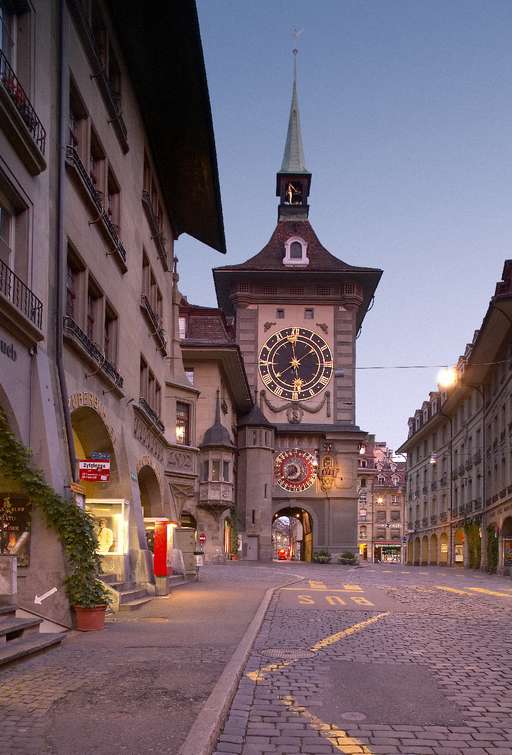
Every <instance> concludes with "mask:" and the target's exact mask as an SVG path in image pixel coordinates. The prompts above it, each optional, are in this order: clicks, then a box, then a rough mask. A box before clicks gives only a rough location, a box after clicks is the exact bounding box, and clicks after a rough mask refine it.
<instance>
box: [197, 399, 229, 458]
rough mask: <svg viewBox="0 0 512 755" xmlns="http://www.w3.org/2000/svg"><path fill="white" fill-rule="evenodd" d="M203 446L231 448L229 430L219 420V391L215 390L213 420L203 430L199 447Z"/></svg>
mask: <svg viewBox="0 0 512 755" xmlns="http://www.w3.org/2000/svg"><path fill="white" fill-rule="evenodd" d="M205 446H216V447H219V446H223V447H225V448H233V442H232V440H231V438H230V436H229V432H228V430H227V429H226V428H225V427H224V425H223V424H222V422H221V421H220V392H219V391H217V401H216V404H215V422H214V423H213V425H212V426H211V427H209V428H208V430H207V431H206V432H205V434H204V438H203V442H202V443H201V445H200V448H205Z"/></svg>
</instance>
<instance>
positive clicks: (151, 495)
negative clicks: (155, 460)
mask: <svg viewBox="0 0 512 755" xmlns="http://www.w3.org/2000/svg"><path fill="white" fill-rule="evenodd" d="M137 479H138V482H139V491H140V502H141V505H142V509H143V511H144V516H145V517H155V516H163V504H162V493H161V490H160V485H159V484H158V478H157V476H156V473H155V470H154V469H153V468H152V467H150V466H149V464H146V465H145V466H143V467H142V468H141V469H140V470H139V473H138V475H137Z"/></svg>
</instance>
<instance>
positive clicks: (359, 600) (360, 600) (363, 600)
mask: <svg viewBox="0 0 512 755" xmlns="http://www.w3.org/2000/svg"><path fill="white" fill-rule="evenodd" d="M350 600H352V601H353V602H354V603H357V605H358V606H374V605H375V603H372V602H371V600H368V599H367V598H363V597H362V596H360V595H352V596H351V597H350Z"/></svg>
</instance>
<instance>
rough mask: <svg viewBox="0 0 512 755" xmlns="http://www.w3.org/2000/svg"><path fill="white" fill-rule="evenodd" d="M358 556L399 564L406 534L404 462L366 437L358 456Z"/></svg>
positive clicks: (369, 437) (382, 445)
mask: <svg viewBox="0 0 512 755" xmlns="http://www.w3.org/2000/svg"><path fill="white" fill-rule="evenodd" d="M358 478H359V499H358V503H359V510H358V528H359V556H360V558H361V559H364V560H368V561H371V562H377V563H380V562H388V563H402V562H403V561H404V550H405V544H404V533H405V462H404V461H399V460H397V459H395V458H394V456H393V451H392V450H391V449H390V448H388V446H387V443H385V442H383V441H376V440H375V436H374V435H369V436H368V439H367V441H366V443H365V444H364V446H363V447H362V448H361V452H360V456H359V474H358Z"/></svg>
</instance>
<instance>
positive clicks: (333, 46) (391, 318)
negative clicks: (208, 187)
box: [176, 0, 512, 448]
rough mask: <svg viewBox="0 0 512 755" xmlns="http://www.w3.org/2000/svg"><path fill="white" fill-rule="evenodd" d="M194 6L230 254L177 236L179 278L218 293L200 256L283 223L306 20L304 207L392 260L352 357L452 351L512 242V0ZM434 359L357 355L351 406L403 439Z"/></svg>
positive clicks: (442, 359)
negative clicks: (279, 175)
mask: <svg viewBox="0 0 512 755" xmlns="http://www.w3.org/2000/svg"><path fill="white" fill-rule="evenodd" d="M198 9H199V18H200V23H201V33H202V39H203V46H204V51H205V58H206V67H207V74H208V83H209V89H210V98H211V103H212V109H213V120H214V128H215V136H216V144H217V156H218V162H219V172H220V181H221V192H222V200H223V209H224V222H225V227H226V236H227V244H228V254H227V255H225V256H223V255H221V254H218V253H217V252H214V251H212V250H211V249H209V248H208V247H206V246H203V245H201V244H199V243H196V242H195V241H193V240H192V239H190V238H189V237H182V238H181V239H180V240H179V241H178V243H177V244H176V254H177V256H178V258H179V260H180V262H179V271H180V288H181V290H182V292H183V293H184V294H185V295H186V296H187V297H188V298H189V300H190V301H191V302H193V303H196V304H201V305H206V306H215V305H216V300H215V292H214V287H213V279H212V276H211V273H210V272H209V269H210V268H211V267H213V266H218V265H225V264H228V263H237V262H241V261H243V260H245V259H247V258H248V257H250V256H252V255H253V254H255V253H256V252H258V251H259V250H260V249H261V248H262V247H263V246H264V245H265V243H266V242H267V240H268V238H269V237H270V234H271V233H272V231H273V229H274V227H275V223H276V219H277V197H275V196H274V191H275V173H276V171H277V170H278V169H279V167H280V164H281V158H282V154H283V148H284V141H285V136H286V126H287V121H288V112H289V107H290V98H291V85H292V55H291V49H292V47H293V40H292V37H291V29H292V28H293V27H298V28H299V29H304V32H303V34H302V35H301V37H300V40H299V48H300V54H299V101H300V108H301V118H302V130H303V139H304V149H305V156H306V164H307V167H308V169H309V170H310V171H311V172H312V174H313V180H312V187H311V195H310V206H311V209H310V220H311V222H312V225H313V227H314V228H315V230H316V232H317V234H318V236H319V238H320V240H321V242H322V243H323V244H324V246H326V247H327V248H328V249H329V250H330V251H331V252H332V253H333V254H335V255H336V256H337V257H339V258H341V259H342V260H344V261H346V262H348V263H350V264H353V265H364V266H371V267H380V268H382V269H383V270H384V275H383V277H382V280H381V283H380V285H379V287H378V289H377V293H376V298H375V306H374V308H373V309H372V310H371V312H369V313H368V315H367V317H366V319H365V321H364V323H363V330H362V333H361V336H360V338H359V340H358V366H359V367H367V366H373V365H379V366H388V365H410V364H426V365H441V364H451V363H454V362H455V361H456V359H457V357H458V355H459V354H460V353H462V352H463V351H464V348H465V344H466V343H467V342H468V341H471V339H472V337H473V332H474V330H475V329H476V328H478V327H479V325H480V323H481V321H482V318H483V316H484V314H485V310H486V308H487V304H488V302H489V298H490V297H491V295H492V293H493V291H494V286H495V283H496V281H497V280H499V279H500V277H501V271H502V267H503V262H504V260H505V259H506V258H507V257H508V256H512V243H511V242H512V45H511V43H510V40H511V37H512V2H510V0H506V1H505V2H501V0H481V1H480V2H476V0H450V2H446V1H445V0H444V1H443V2H438V1H437V0H428V2H425V0H385V2H383V1H382V0H372V1H371V2H367V1H366V0H319V2H316V3H311V2H306V1H305V0H294V2H289V1H288V2H284V1H283V0H259V2H257V3H253V2H244V1H241V0H198ZM436 373H437V369H434V368H432V369H414V370H397V369H386V370H361V369H360V370H358V372H357V387H358V390H357V422H358V424H359V425H360V426H361V428H362V429H364V430H367V431H368V432H373V433H375V434H376V435H377V437H378V439H380V440H387V441H388V442H389V443H390V445H391V446H392V447H394V448H396V447H398V446H399V445H400V443H401V442H402V441H403V440H404V439H405V437H406V434H407V418H408V417H409V415H410V414H411V413H412V412H413V411H414V410H415V409H416V408H417V407H418V406H420V405H421V403H422V401H423V400H424V399H425V398H426V397H427V394H428V392H429V391H430V390H434V388H435V377H436Z"/></svg>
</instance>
